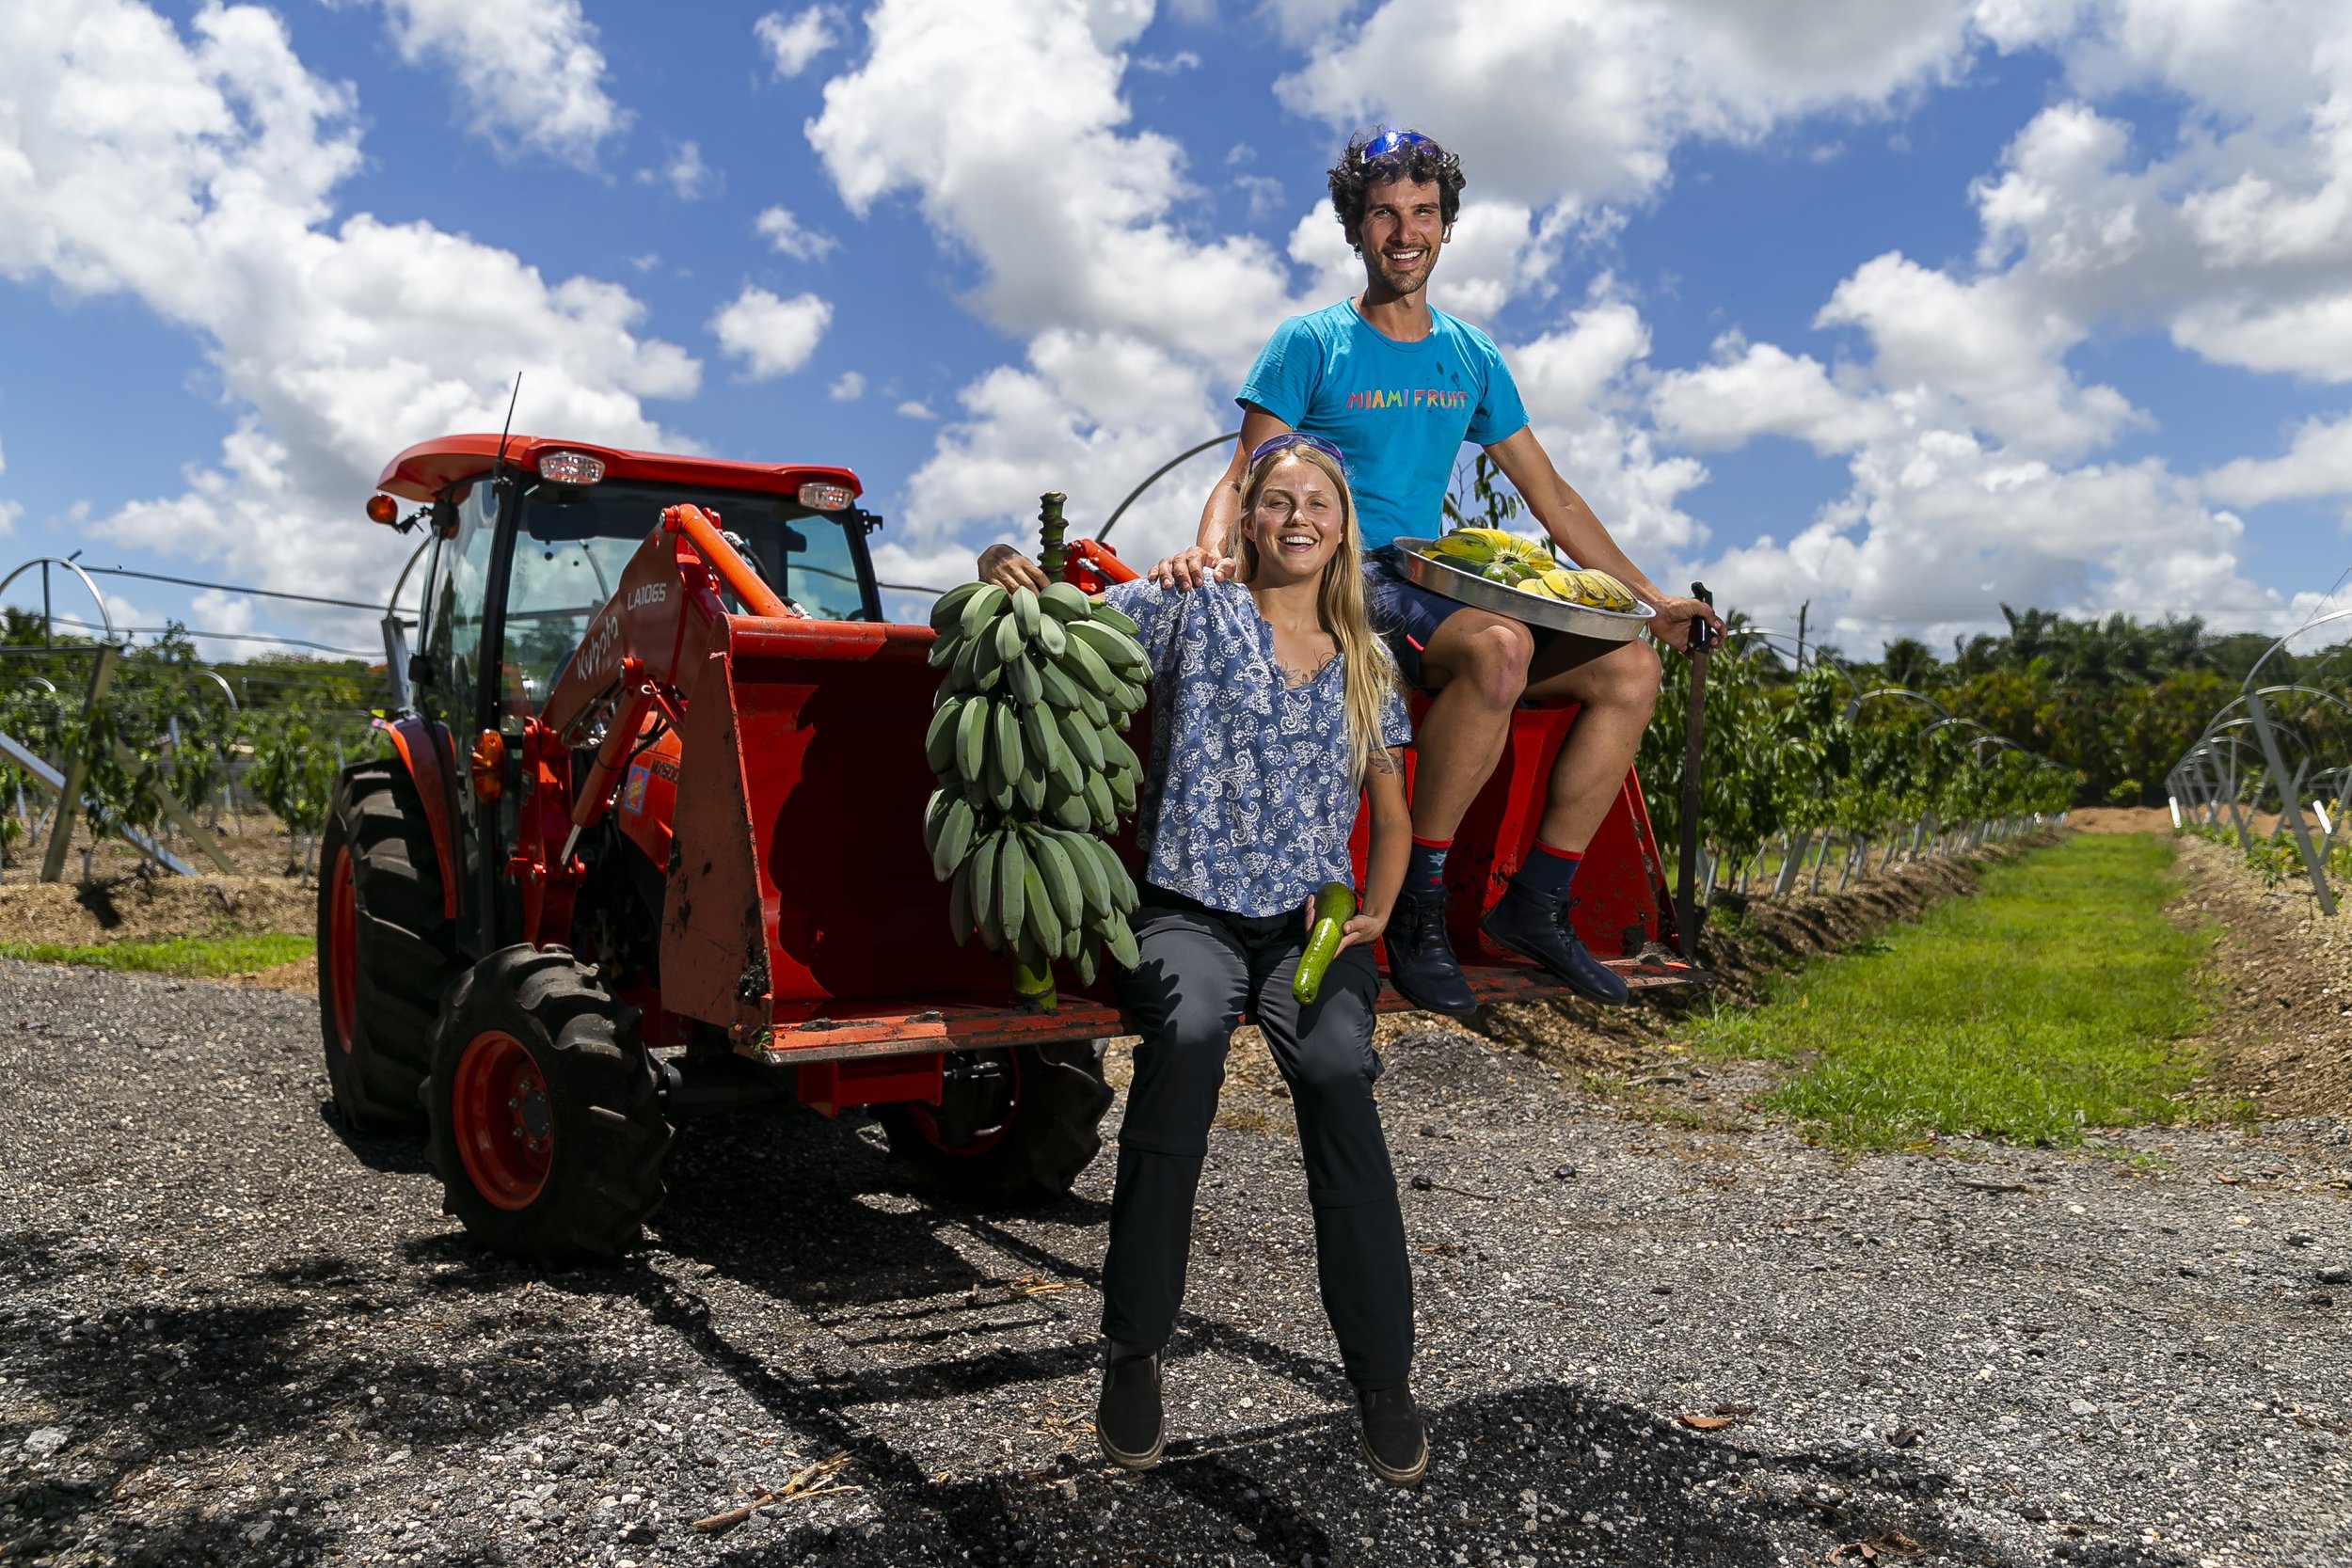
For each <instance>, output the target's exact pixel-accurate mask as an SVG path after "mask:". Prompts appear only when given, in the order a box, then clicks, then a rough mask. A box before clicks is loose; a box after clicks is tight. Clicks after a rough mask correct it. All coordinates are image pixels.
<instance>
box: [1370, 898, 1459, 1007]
mask: <svg viewBox="0 0 2352 1568" xmlns="http://www.w3.org/2000/svg"><path fill="white" fill-rule="evenodd" d="M1380 940H1381V941H1382V942H1385V943H1386V944H1387V945H1388V950H1389V984H1391V985H1392V986H1394V987H1395V988H1396V990H1397V994H1398V995H1399V996H1402V997H1403V998H1405V1000H1406V1001H1407V1002H1410V1003H1411V1004H1412V1005H1413V1006H1416V1007H1419V1008H1420V1009H1421V1010H1422V1011H1423V1012H1425V1013H1444V1014H1446V1015H1447V1016H1449V1017H1452V1018H1468V1017H1470V1014H1472V1013H1474V1012H1476V1011H1477V1010H1478V999H1477V998H1476V997H1474V996H1472V995H1471V994H1470V982H1469V981H1468V980H1465V979H1463V978H1462V966H1461V965H1460V964H1458V963H1456V962H1454V949H1453V947H1452V946H1451V945H1450V944H1449V943H1448V942H1447V941H1446V935H1445V894H1444V892H1443V891H1442V890H1441V891H1439V892H1438V893H1436V894H1434V895H1415V894H1413V893H1412V892H1410V891H1408V890H1400V891H1399V892H1398V894H1397V895H1396V909H1395V910H1394V911H1392V912H1391V914H1390V916H1389V928H1388V930H1387V932H1386V933H1384V934H1383V935H1382V937H1381V939H1380Z"/></svg>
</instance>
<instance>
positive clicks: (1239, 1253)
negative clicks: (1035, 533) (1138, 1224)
mask: <svg viewBox="0 0 2352 1568" xmlns="http://www.w3.org/2000/svg"><path fill="white" fill-rule="evenodd" d="M313 1007H314V1004H311V1003H310V1002H308V1001H307V1000H305V999H301V998H296V997H289V996H281V995H276V994H271V993H267V992H258V991H248V990H234V989H230V988H226V987H217V986H208V985H201V984H178V983H173V982H170V981H167V980H159V979H151V978H147V977H142V976H126V975H104V974H95V973H91V972H87V971H75V970H64V969H49V968H36V967H29V966H24V965H14V964H7V965H0V1085H5V1086H4V1087H0V1287H4V1288H5V1289H4V1292H0V1562H7V1563H14V1562H18V1561H24V1560H31V1561H35V1562H53V1563H57V1564H67V1563H73V1564H81V1563H95V1562H118V1561H120V1562H151V1563H196V1562H233V1563H241V1564H242V1563H268V1562H313V1561H328V1562H385V1561H395V1562H413V1563H425V1564H437V1563H466V1562H501V1563H517V1564H520V1563H565V1564H569V1563H600V1564H635V1565H637V1568H650V1565H652V1564H656V1563H662V1564H673V1563H675V1564H703V1563H743V1564H750V1563H786V1562H803V1561H805V1562H813V1563H825V1564H834V1563H840V1564H868V1563H871V1564H883V1563H887V1564H893V1565H898V1564H915V1563H928V1562H939V1563H947V1562H954V1563H961V1562H967V1561H968V1562H973V1563H979V1564H996V1563H1044V1564H1059V1563H1102V1564H1120V1563H1125V1564H1137V1565H1141V1564H1147V1563H1149V1564H1159V1565H1168V1564H1176V1563H1184V1564H1194V1563H1200V1564H1207V1563H1233V1564H1257V1563H1267V1562H1273V1563H1283V1564H1307V1563H1312V1564H1314V1565H1315V1568H1322V1565H1324V1564H1334V1565H1336V1564H1348V1563H1386V1564H1409V1565H1412V1568H1448V1565H1454V1564H1462V1565H1477V1564H1487V1563H1501V1564H1508V1565H1514V1568H1518V1565H1525V1564H1531V1563H1554V1562H1559V1563H1568V1562H1610V1563H1642V1564H1656V1563H1677V1564H1742V1565H1745V1564H1756V1565H1778V1564H1784V1563H1787V1564H1800V1563H1833V1562H1835V1563H1893V1562H1906V1563H1907V1562H1954V1563H2001V1564H2023V1563H2052V1562H2064V1563H2070V1564H2086V1563H2091V1564H2176V1563H2178V1564H2201V1563H2254V1562H2263V1563H2296V1564H2318V1563H2346V1562H2352V1464H2348V1463H2347V1449H2346V1441H2347V1439H2346V1433H2347V1427H2348V1426H2352V1383H2348V1382H2347V1373H2352V1345H2347V1334H2346V1327H2347V1323H2352V1283H2346V1282H2347V1281H2352V1274H2347V1273H2346V1271H2347V1269H2352V1225H2347V1223H2346V1218H2347V1212H2348V1209H2347V1201H2346V1200H2347V1196H2352V1189H2348V1188H2347V1184H2346V1179H2347V1176H2352V1140H2348V1138H2347V1132H2346V1128H2345V1125H2344V1123H2342V1122H2337V1121H2331V1120H2308V1121H2303V1122H2296V1123H2286V1124H2280V1125H2277V1126H2274V1127H2272V1128H2271V1129H2270V1130H2268V1131H2267V1132H2265V1133H2264V1134H2263V1135H2262V1136H2261V1137H2260V1138H2249V1137H2241V1136H2238V1135H2235V1134H2230V1133H2223V1132H2161V1131H2158V1132H2144V1133H2135V1134H2132V1135H2130V1136H2127V1137H2124V1138H2122V1139H2117V1140H2106V1139H2100V1140H2096V1141H2095V1143H2096V1148H2095V1151H2093V1152H2085V1153H2074V1154H2058V1153H2054V1152H2036V1151H2033V1150H2011V1149H1999V1148H1980V1149H1979V1148H1963V1149H1960V1150H1958V1152H1959V1153H1960V1154H1962V1155H1963V1156H1968V1157H1965V1158H1953V1157H1949V1156H1946V1157H1937V1158H1925V1157H1893V1158H1882V1159H1869V1160H1864V1161H1861V1162H1859V1163H1855V1164H1842V1163H1840V1162H1839V1161H1837V1160H1836V1159H1834V1158H1832V1157H1830V1156H1826V1155H1823V1154H1821V1153H1820V1152H1817V1151H1814V1150H1811V1149H1808V1148H1804V1146H1803V1145H1801V1144H1799V1143H1797V1142H1795V1141H1794V1140H1793V1139H1791V1138H1789V1137H1788V1136H1787V1135H1786V1134H1784V1133H1781V1132H1774V1131H1771V1130H1757V1131H1738V1132H1677V1131H1673V1130H1671V1129H1669V1128H1666V1127H1662V1126H1661V1125H1660V1124H1659V1123H1657V1122H1655V1121H1636V1120H1629V1119H1624V1118H1622V1117H1620V1116H1619V1115H1618V1114H1617V1113H1615V1112H1614V1111H1613V1110H1611V1109H1609V1108H1608V1107H1607V1106H1604V1105H1602V1104H1599V1103H1597V1102H1593V1101H1588V1100H1587V1099H1586V1098H1585V1097H1584V1096H1583V1095H1582V1094H1581V1092H1580V1091H1579V1090H1578V1088H1577V1087H1576V1086H1575V1085H1573V1084H1571V1083H1568V1082H1566V1081H1564V1080H1563V1079H1561V1078H1560V1077H1558V1076H1557V1075H1555V1074H1554V1073H1553V1072H1552V1071H1551V1070H1550V1069H1546V1068H1544V1067H1542V1066H1540V1065H1538V1064H1536V1063H1535V1062H1534V1061H1533V1060H1531V1059H1530V1058H1528V1057H1525V1056H1519V1055H1513V1054H1507V1053H1500V1052H1497V1051H1495V1050H1493V1049H1492V1048H1490V1047H1488V1046H1486V1045H1485V1044H1483V1043H1481V1042H1479V1041H1476V1040H1474V1039H1470V1038H1467V1037H1463V1036H1460V1035H1454V1034H1438V1033H1425V1034H1406V1035H1404V1036H1402V1037H1392V1038H1391V1039H1390V1040H1389V1041H1388V1042H1387V1046H1386V1054H1387V1058H1388V1061H1389V1064H1390V1071H1389V1074H1388V1076H1387V1078H1386V1079H1385V1080H1384V1082H1383V1085H1382V1096H1383V1101H1384V1104H1385V1106H1386V1107H1387V1114H1388V1116H1389V1118H1390V1132H1391V1141H1392V1143H1393V1145H1394V1148H1395V1150H1396V1154H1397V1158H1398V1165H1399V1168H1400V1171H1401V1172H1403V1173H1404V1174H1405V1175H1406V1176H1407V1177H1409V1178H1411V1179H1413V1184H1412V1186H1411V1187H1410V1189H1409V1190H1408V1191H1407V1192H1406V1224H1407V1227H1408V1231H1409V1233H1410V1236H1411V1238H1412V1241H1413V1243H1414V1245H1415V1246H1416V1248H1417V1251H1416V1254H1415V1262H1416V1268H1417V1275H1418V1290H1419V1302H1420V1311H1421V1319H1422V1339H1421V1361H1420V1365H1419V1368H1418V1370H1417V1373H1416V1383H1417V1385H1418V1386H1419V1388H1420V1390H1421V1392H1422V1398H1423V1401H1424V1402H1425V1403H1426V1405H1427V1406H1428V1407H1429V1410H1430V1413H1431V1418H1432V1436H1433V1442H1434V1445H1435V1452H1434V1459H1433V1462H1432V1465H1431V1467H1430V1479H1429V1481H1428V1483H1427V1484H1426V1485H1425V1486H1423V1487H1422V1488H1421V1489H1420V1490H1418V1491H1415V1492H1410V1493H1399V1492H1394V1491H1391V1489H1389V1488H1387V1487H1384V1486H1381V1485H1379V1484H1377V1483H1376V1482H1375V1481H1372V1480H1371V1479H1370V1477H1369V1474H1368V1472H1367V1471H1366V1470H1365V1468H1364V1467H1363V1465H1362V1464H1361V1462H1360V1460H1359V1458H1358V1456H1357V1453H1356V1450H1355V1437H1354V1422H1353V1413H1352V1410H1351V1409H1350V1408H1348V1407H1347V1405H1346V1403H1345V1388H1344V1385H1343V1382H1342V1381H1341V1379H1340V1377H1339V1374H1338V1370H1337V1368H1336V1366H1335V1365H1334V1363H1333V1360H1332V1347H1331V1344H1330V1342H1329V1338H1328V1332H1327V1329H1326V1328H1325V1326H1324V1323H1323V1321H1322V1313H1321V1310H1320V1307H1318V1305H1317V1301H1316V1296H1315V1289H1314V1279H1313V1273H1312V1267H1311V1256H1310V1253H1309V1251H1308V1249H1307V1248H1306V1246H1305V1245H1303V1244H1302V1243H1303V1238H1305V1237H1306V1236H1307V1235H1308V1221H1307V1214H1306V1209H1305V1200H1304V1192H1303V1189H1302V1181H1301V1177H1300V1174H1299V1171H1298V1169H1297V1165H1296V1159H1295V1153H1294V1149H1295V1139H1294V1134H1293V1132H1292V1129H1291V1123H1290V1119H1289V1108H1288V1106H1287V1104H1285V1103H1284V1102H1283V1101H1281V1100H1280V1099H1279V1097H1276V1096H1274V1095H1271V1094H1269V1093H1268V1092H1266V1091H1265V1089H1264V1088H1263V1087H1262V1086H1260V1085H1261V1084H1262V1083H1263V1079H1260V1078H1257V1075H1254V1074H1249V1073H1242V1074H1239V1075H1238V1076H1239V1077H1243V1078H1253V1079H1256V1080H1257V1081H1256V1082H1251V1083H1241V1082H1237V1083H1236V1085H1235V1086H1234V1088H1233V1090H1232V1095H1231V1097H1230V1099H1229V1104H1228V1109H1227V1111H1226V1113H1225V1115H1224V1116H1223V1117H1222V1118H1221V1124H1220V1128H1219V1130H1218V1132H1216V1144H1215V1148H1214V1152H1213V1156H1212V1164H1211V1173H1210V1176H1209V1178H1208V1179H1207V1182H1206V1184H1205V1187H1204V1191H1203V1193H1202V1206H1203V1212H1202V1214H1201V1216H1200V1240H1199V1245H1198V1250H1197V1252H1196V1256H1195V1262H1194V1273H1193V1291H1192V1297H1191V1305H1192V1307H1193V1314H1192V1316H1191V1317H1190V1318H1189V1320H1188V1321H1187V1323H1186V1325H1185V1328H1184V1333H1183V1336H1182V1338H1180V1340H1179V1342H1178V1344H1177V1345H1176V1346H1175V1347H1174V1349H1173V1353H1172V1358H1171V1367H1170V1371H1169V1382H1170V1388H1171V1395H1172V1401H1171V1402H1172V1411H1171V1414H1172V1418H1173V1422H1174V1431H1175V1433H1176V1437H1177V1440H1176V1441H1175V1442H1174V1443H1172V1444H1171V1446H1170V1458H1169V1462H1168V1463H1167V1464H1166V1465H1163V1466H1162V1467H1161V1468H1160V1469H1159V1470H1158V1471H1156V1472H1154V1473H1152V1474H1151V1475H1149V1476H1145V1477H1141V1478H1130V1477H1124V1476H1119V1475H1115V1474H1111V1473H1107V1472H1106V1471H1105V1470H1104V1467H1103V1466H1102V1465H1100V1464H1099V1463H1098V1462H1097V1461H1096V1459H1095V1458H1094V1457H1093V1441H1092V1436H1091V1433H1089V1430H1088V1429H1087V1427H1086V1425H1085V1422H1086V1421H1087V1419H1088V1418H1089V1414H1090V1408H1091V1402H1092V1393H1093V1387H1094V1371H1093V1369H1094V1354H1095V1353H1094V1333H1095V1322H1096V1313H1097V1310H1098V1303H1097V1301H1096V1298H1095V1296H1094V1293H1093V1290H1092V1285H1091V1282H1092V1280H1093V1278H1094V1274H1095V1269H1096V1266H1097V1263H1098V1261H1099V1259H1100V1257H1101V1253H1102V1247H1103V1241H1104V1220H1105V1216H1106V1212H1107V1203H1106V1199H1107V1196H1108V1189H1109V1169H1108V1162H1107V1161H1104V1162H1098V1163H1097V1164H1096V1166H1095V1167H1094V1168H1093V1169H1092V1170H1090V1171H1089V1173H1088V1175H1087V1177H1086V1179H1085V1180H1084V1181H1083V1183H1082V1185H1081V1190H1080V1194H1079V1196H1076V1197H1075V1198H1073V1200H1071V1201H1070V1202H1068V1203H1067V1204H1065V1205H1063V1206H1061V1207H1059V1208H1057V1209H1054V1210H1052V1211H1049V1212H1041V1213H1028V1214H1022V1215H1012V1216H1007V1215H987V1214H978V1213H973V1212H964V1211H960V1210H955V1209H950V1208H941V1207H938V1206H935V1205H933V1204H930V1203H927V1202H924V1201H919V1200H917V1199H915V1198H914V1197H913V1196H909V1195H908V1193H907V1190H906V1189H905V1188H904V1187H903V1186H902V1185H901V1184H900V1183H899V1182H898V1181H897V1180H895V1179H894V1176H893V1174H892V1171H891V1168H890V1167H889V1165H888V1164H887V1163H886V1162H885V1161H884V1160H883V1158H882V1155H881V1153H880V1152H879V1151H878V1148H877V1145H878V1143H879V1138H878V1135H877V1133H876V1132H875V1131H874V1130H873V1129H871V1128H870V1127H867V1126H865V1125H861V1124H859V1123H855V1122H852V1121H847V1120H845V1121H841V1122H826V1121H823V1120H820V1119H819V1118H818V1117H816V1116H814V1115H812V1114H808V1113H804V1112H795V1113H792V1114H789V1115H783V1116H777V1117H770V1118H761V1119H746V1120H741V1121H736V1122H729V1123H701V1124H696V1125H693V1126H691V1127H690V1128H688V1129H687V1130H686V1131H685V1132H682V1133H681V1135H680V1137H679V1140H678V1144H677V1152H676V1158H675V1164H674V1167H673V1175H672V1182H671V1185H672V1194H673V1196H672V1199H671V1202H670V1205H669V1207H668V1208H667V1210H666V1211H665V1212H664V1213H663V1215H662V1216H661V1217H660V1221H659V1222H658V1224H657V1227H656V1228H655V1234H654V1236H653V1237H652V1240H651V1243H650V1244H649V1245H648V1246H647V1247H646V1248H645V1249H644V1251H642V1252H640V1253H639V1254H637V1255H635V1256H634V1257H633V1258H632V1259H630V1260H628V1262H627V1263H625V1264H623V1265H622V1266H619V1267H616V1268H612V1269H609V1270H602V1271H582V1272H576V1273H567V1274H560V1275H538V1274H535V1273H533V1272H532V1271H529V1270H526V1269H522V1268H517V1267H514V1266H510V1265H507V1264H504V1263H501V1262H499V1261H497V1260H495V1259H486V1258H485V1257H482V1256H480V1255H478V1254H477V1253H476V1252H475V1251H474V1250H473V1249H471V1248H470V1247H469V1245H468V1244H467V1243H465V1241H464V1240H463V1239H462V1237H461V1236H460V1235H459V1233H458V1232H457V1231H456V1229H455V1227H454V1226H453V1222H451V1221H449V1220H447V1219H445V1218H443V1217H442V1216H441V1214H440V1213H439V1206H440V1205H439V1192H438V1188H437V1185H436V1183H435V1182H434V1180H433V1179H432V1178H431V1177H430V1175H429V1174H428V1173H427V1172H426V1171H425V1169H424V1167H423V1164H422V1162H421V1159H420V1158H419V1157H418V1155H417V1153H416V1152H415V1151H414V1150H412V1149H411V1148H407V1147H405V1146H403V1145H401V1144H397V1143H383V1142H353V1141H349V1140H346V1139H345V1138H344V1137H342V1135H341V1134H340V1133H339V1132H338V1130H337V1128H336V1126H335V1124H334V1123H333V1121H332V1119H331V1117H330V1116H329V1115H328V1114H327V1113H326V1110H325V1109H324V1101H325V1098H326V1096H325V1086H324V1085H323V1083H322V1082H321V1080H320V1077H319V1073H318V1062H317V1052H316V1046H315V1043H314V1042H315V1039H316V1025H315V1021H314V1020H315V1015H314V1012H313ZM1708 1085H1709V1080H1708V1079H1705V1078H1696V1079H1693V1080H1692V1081H1690V1082H1688V1083H1685V1084H1682V1085H1674V1087H1675V1088H1676V1090H1677V1092H1678V1093H1685V1094H1689V1095H1692V1096H1696V1095H1699V1094H1708V1093H1711V1092H1712V1091H1711V1089H1710V1088H1709V1086H1708ZM1114 1115H1116V1113H1114ZM1685 1418H1697V1419H1696V1420H1695V1421H1694V1422H1693V1421H1688V1420H1686V1419H1685ZM745 1505H752V1506H751V1507H750V1508H749V1510H748V1513H739V1516H740V1518H741V1522H740V1523H739V1524H736V1525H733V1526H732V1527H730V1528H715V1529H710V1530H705V1531H698V1530H696V1529H695V1528H693V1523H692V1522H693V1521H695V1520H698V1519H704V1518H707V1517H708V1516H710V1515H714V1514H722V1513H727V1512H728V1511H730V1510H735V1511H742V1510H743V1509H744V1506H745Z"/></svg>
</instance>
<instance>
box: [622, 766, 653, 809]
mask: <svg viewBox="0 0 2352 1568" xmlns="http://www.w3.org/2000/svg"><path fill="white" fill-rule="evenodd" d="M646 773H647V768H646V767H645V765H644V763H642V762H641V763H639V764H637V765H636V766H635V767H634V768H630V769H629V770H628V784H625V785H623V786H622V789H621V809H622V810H623V811H625V812H627V813H628V814H629V815H630V816H636V815H638V814H639V813H640V812H642V811H644V809H645V778H646Z"/></svg>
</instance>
